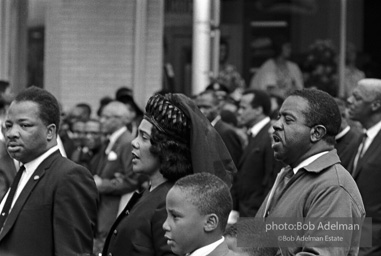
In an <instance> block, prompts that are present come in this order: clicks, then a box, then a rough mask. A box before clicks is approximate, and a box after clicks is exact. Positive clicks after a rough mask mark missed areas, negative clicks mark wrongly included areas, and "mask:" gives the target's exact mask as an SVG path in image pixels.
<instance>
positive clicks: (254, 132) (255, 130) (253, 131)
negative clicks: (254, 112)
mask: <svg viewBox="0 0 381 256" xmlns="http://www.w3.org/2000/svg"><path fill="white" fill-rule="evenodd" d="M269 122H270V117H268V116H266V117H265V118H264V119H262V120H261V121H259V122H258V123H256V124H255V125H253V127H251V129H250V131H251V134H252V136H253V137H255V136H256V135H257V134H258V133H259V132H260V130H261V129H262V128H263V127H264V126H265V125H266V124H268V123H269Z"/></svg>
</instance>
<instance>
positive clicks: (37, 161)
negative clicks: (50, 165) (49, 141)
mask: <svg viewBox="0 0 381 256" xmlns="http://www.w3.org/2000/svg"><path fill="white" fill-rule="evenodd" d="M57 150H59V149H58V145H55V146H53V147H51V148H50V149H48V151H46V152H45V153H43V154H42V155H40V156H39V157H37V158H36V159H34V160H32V161H30V162H29V163H23V164H24V166H25V172H26V173H29V172H34V171H35V170H36V169H37V167H38V166H39V165H40V164H41V163H42V162H43V161H44V160H45V159H46V158H48V156H50V155H51V154H53V152H55V151H57Z"/></svg>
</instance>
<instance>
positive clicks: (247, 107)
mask: <svg viewBox="0 0 381 256" xmlns="http://www.w3.org/2000/svg"><path fill="white" fill-rule="evenodd" d="M254 97H255V95H254V94H253V93H249V94H244V95H242V98H241V101H240V103H239V108H238V125H239V126H245V127H248V128H250V127H251V126H252V125H254V124H255V122H256V120H257V118H258V109H257V108H253V106H252V105H251V103H252V101H253V100H254Z"/></svg>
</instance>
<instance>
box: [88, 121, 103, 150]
mask: <svg viewBox="0 0 381 256" xmlns="http://www.w3.org/2000/svg"><path fill="white" fill-rule="evenodd" d="M85 134H86V139H85V145H86V146H87V147H88V148H89V149H90V150H94V149H97V148H99V147H100V146H101V143H102V133H101V124H100V123H99V122H97V121H92V120H90V121H87V122H86V124H85Z"/></svg>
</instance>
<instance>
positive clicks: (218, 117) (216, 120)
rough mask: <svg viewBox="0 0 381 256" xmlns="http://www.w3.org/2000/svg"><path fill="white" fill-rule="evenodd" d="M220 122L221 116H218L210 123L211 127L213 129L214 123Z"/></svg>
mask: <svg viewBox="0 0 381 256" xmlns="http://www.w3.org/2000/svg"><path fill="white" fill-rule="evenodd" d="M220 120H221V116H220V115H218V116H216V118H214V119H213V121H212V122H210V123H211V124H212V126H213V127H214V126H215V125H216V123H217V122H218V121H220Z"/></svg>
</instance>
